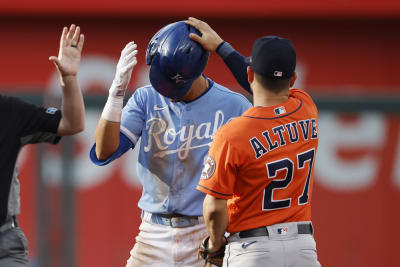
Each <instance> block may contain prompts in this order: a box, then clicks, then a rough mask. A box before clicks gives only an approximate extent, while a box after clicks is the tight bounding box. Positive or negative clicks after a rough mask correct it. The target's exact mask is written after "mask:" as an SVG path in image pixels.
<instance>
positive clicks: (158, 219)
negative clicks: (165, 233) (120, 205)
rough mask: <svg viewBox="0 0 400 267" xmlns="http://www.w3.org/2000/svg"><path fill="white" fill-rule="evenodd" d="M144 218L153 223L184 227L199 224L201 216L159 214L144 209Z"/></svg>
mask: <svg viewBox="0 0 400 267" xmlns="http://www.w3.org/2000/svg"><path fill="white" fill-rule="evenodd" d="M141 217H142V219H143V220H145V221H148V222H151V223H155V224H161V225H167V226H170V227H173V228H182V227H188V226H193V225H196V224H199V223H200V222H199V216H186V215H182V214H159V213H150V212H147V211H142V216H141Z"/></svg>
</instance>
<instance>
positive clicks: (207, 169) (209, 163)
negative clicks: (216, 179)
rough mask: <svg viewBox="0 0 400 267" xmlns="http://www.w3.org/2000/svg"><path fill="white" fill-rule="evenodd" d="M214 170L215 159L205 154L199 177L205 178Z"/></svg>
mask: <svg viewBox="0 0 400 267" xmlns="http://www.w3.org/2000/svg"><path fill="white" fill-rule="evenodd" d="M214 171H215V161H214V159H213V158H212V157H211V156H207V158H206V160H205V162H204V167H203V170H202V171H201V176H200V179H202V180H206V179H208V178H210V177H211V175H213V174H214Z"/></svg>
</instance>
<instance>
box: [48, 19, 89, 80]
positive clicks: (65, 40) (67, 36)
mask: <svg viewBox="0 0 400 267" xmlns="http://www.w3.org/2000/svg"><path fill="white" fill-rule="evenodd" d="M84 41H85V37H84V35H83V34H81V33H80V28H79V26H75V25H74V24H72V25H71V26H70V28H69V29H68V28H67V27H64V28H63V31H62V34H61V39H60V48H59V50H58V57H55V56H51V57H49V60H51V61H53V63H54V64H55V65H56V67H57V69H58V71H59V72H60V75H61V76H62V77H66V76H76V74H77V73H78V68H79V64H80V61H81V53H82V48H83V43H84Z"/></svg>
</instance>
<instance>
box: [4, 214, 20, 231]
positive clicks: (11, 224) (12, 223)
mask: <svg viewBox="0 0 400 267" xmlns="http://www.w3.org/2000/svg"><path fill="white" fill-rule="evenodd" d="M17 226H18V224H17V218H16V217H15V216H11V217H8V218H7V219H6V222H5V223H3V224H2V225H1V226H0V233H4V232H6V231H8V230H10V229H13V228H15V227H17Z"/></svg>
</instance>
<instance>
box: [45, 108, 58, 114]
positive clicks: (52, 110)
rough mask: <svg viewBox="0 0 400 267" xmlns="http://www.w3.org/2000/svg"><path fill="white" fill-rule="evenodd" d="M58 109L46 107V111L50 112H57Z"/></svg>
mask: <svg viewBox="0 0 400 267" xmlns="http://www.w3.org/2000/svg"><path fill="white" fill-rule="evenodd" d="M56 111H57V109H56V108H48V109H46V113H48V114H52V115H53V114H55V113H56Z"/></svg>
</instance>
